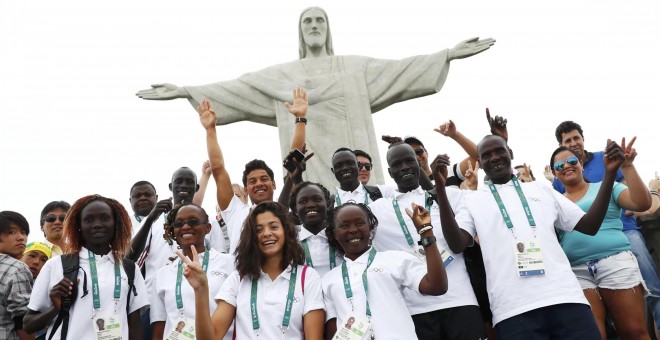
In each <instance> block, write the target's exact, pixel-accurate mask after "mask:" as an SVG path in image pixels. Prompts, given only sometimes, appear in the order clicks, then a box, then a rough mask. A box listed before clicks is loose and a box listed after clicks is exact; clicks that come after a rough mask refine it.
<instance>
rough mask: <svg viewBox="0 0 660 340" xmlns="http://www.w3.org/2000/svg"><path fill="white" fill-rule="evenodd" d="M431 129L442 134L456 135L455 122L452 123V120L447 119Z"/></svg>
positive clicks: (451, 136) (447, 135)
mask: <svg viewBox="0 0 660 340" xmlns="http://www.w3.org/2000/svg"><path fill="white" fill-rule="evenodd" d="M433 131H435V132H437V133H439V134H441V135H443V136H446V137H449V138H453V137H454V136H456V124H454V122H452V121H451V120H449V121H448V122H444V123H442V124H441V125H440V126H439V127H437V128H435V129H433Z"/></svg>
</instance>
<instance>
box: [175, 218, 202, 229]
mask: <svg viewBox="0 0 660 340" xmlns="http://www.w3.org/2000/svg"><path fill="white" fill-rule="evenodd" d="M201 223H202V221H200V220H189V221H174V223H172V226H173V227H174V228H182V227H183V226H184V225H186V224H187V225H188V226H190V227H191V228H194V227H196V226H197V225H199V224H201Z"/></svg>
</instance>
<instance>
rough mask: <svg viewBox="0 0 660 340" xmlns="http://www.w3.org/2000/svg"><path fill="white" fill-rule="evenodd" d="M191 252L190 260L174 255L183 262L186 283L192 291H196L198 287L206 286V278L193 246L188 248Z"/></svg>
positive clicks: (179, 253)
mask: <svg viewBox="0 0 660 340" xmlns="http://www.w3.org/2000/svg"><path fill="white" fill-rule="evenodd" d="M190 249H191V250H192V260H190V259H189V258H187V257H186V256H185V255H183V253H181V252H180V251H177V252H176V254H177V255H178V256H179V258H180V259H181V261H183V276H184V277H185V278H186V280H188V283H189V284H190V286H191V287H192V289H193V290H198V289H199V288H200V287H204V286H208V277H207V276H206V273H204V269H203V268H202V264H201V263H200V262H199V255H198V254H197V249H195V246H194V245H192V246H190Z"/></svg>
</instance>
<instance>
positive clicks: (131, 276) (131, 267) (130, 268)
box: [121, 259, 138, 317]
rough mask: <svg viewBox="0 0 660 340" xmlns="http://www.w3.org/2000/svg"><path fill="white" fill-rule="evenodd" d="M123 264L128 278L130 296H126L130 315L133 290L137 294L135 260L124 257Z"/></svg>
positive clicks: (127, 309) (134, 294) (127, 312)
mask: <svg viewBox="0 0 660 340" xmlns="http://www.w3.org/2000/svg"><path fill="white" fill-rule="evenodd" d="M121 264H122V266H123V267H124V271H125V272H126V277H127V278H128V296H127V297H126V316H127V317H128V314H129V308H130V306H131V292H133V296H137V295H138V294H137V290H136V289H135V262H133V261H131V260H129V259H122V260H121Z"/></svg>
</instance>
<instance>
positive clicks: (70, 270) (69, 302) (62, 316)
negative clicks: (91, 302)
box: [48, 254, 87, 340]
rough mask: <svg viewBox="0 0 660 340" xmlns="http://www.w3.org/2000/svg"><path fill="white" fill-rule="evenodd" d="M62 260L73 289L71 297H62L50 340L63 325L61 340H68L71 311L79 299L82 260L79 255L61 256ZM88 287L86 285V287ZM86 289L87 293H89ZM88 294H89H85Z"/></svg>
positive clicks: (64, 271)
mask: <svg viewBox="0 0 660 340" xmlns="http://www.w3.org/2000/svg"><path fill="white" fill-rule="evenodd" d="M60 259H61V260H62V271H63V274H64V278H66V279H68V280H69V281H71V282H73V289H72V291H71V295H69V296H63V297H62V306H61V308H60V312H59V313H58V314H57V319H55V324H54V325H53V330H52V331H51V333H50V336H49V337H48V340H51V339H52V338H53V336H54V335H55V332H56V331H57V329H58V328H59V327H60V325H62V331H61V333H60V339H62V340H66V336H67V333H68V331H69V310H70V309H71V306H73V303H74V302H75V301H76V298H77V297H78V282H77V281H78V269H80V258H79V257H78V254H64V255H62V256H60ZM85 286H86V285H85ZM86 288H87V287H85V291H87V289H86ZM85 294H87V292H85Z"/></svg>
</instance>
